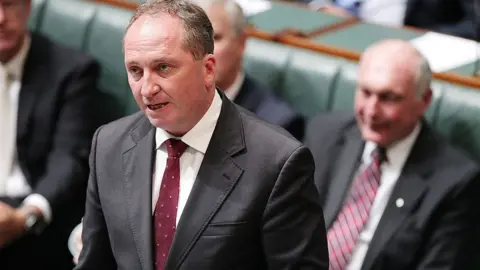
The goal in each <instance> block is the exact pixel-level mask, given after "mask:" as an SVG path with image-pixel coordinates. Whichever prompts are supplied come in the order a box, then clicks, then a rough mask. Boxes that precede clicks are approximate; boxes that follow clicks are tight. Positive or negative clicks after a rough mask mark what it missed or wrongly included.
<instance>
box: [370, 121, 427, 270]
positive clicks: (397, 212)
mask: <svg viewBox="0 0 480 270" xmlns="http://www.w3.org/2000/svg"><path fill="white" fill-rule="evenodd" d="M430 136H431V133H430V131H429V128H428V127H426V123H423V128H422V131H421V132H420V134H419V136H418V138H417V141H416V142H415V144H414V146H413V148H412V152H411V153H410V155H409V157H408V159H407V161H406V163H405V165H404V168H403V170H402V173H401V175H400V177H399V178H398V180H397V184H396V185H395V188H394V189H393V191H392V194H391V195H390V199H389V201H388V203H387V206H386V208H385V211H384V214H383V216H382V218H381V219H380V222H379V224H378V226H377V228H376V230H375V231H376V233H375V234H374V236H373V239H372V241H371V243H370V245H369V249H368V252H367V255H366V257H365V260H364V263H363V265H362V269H372V267H373V264H374V263H375V259H376V258H377V257H378V255H379V254H380V253H381V252H382V251H383V250H385V246H386V245H387V243H388V241H389V240H390V239H392V237H393V236H394V235H395V233H396V232H398V231H399V228H400V226H401V225H402V224H403V223H404V220H405V219H406V218H408V217H409V216H410V215H412V212H414V211H415V208H416V207H418V205H419V204H420V202H421V200H422V198H423V197H424V195H425V193H426V192H427V190H428V185H427V183H426V181H425V179H426V178H427V175H428V173H429V172H430V171H431V170H432V169H433V168H434V167H435V165H434V164H432V162H433V161H434V160H435V153H433V152H432V148H431V147H430V146H429V145H430V143H432V142H433V143H434V139H433V138H432V137H430ZM412 187H415V188H412ZM397 201H398V202H397ZM400 202H401V203H400ZM377 232H381V233H377Z"/></svg>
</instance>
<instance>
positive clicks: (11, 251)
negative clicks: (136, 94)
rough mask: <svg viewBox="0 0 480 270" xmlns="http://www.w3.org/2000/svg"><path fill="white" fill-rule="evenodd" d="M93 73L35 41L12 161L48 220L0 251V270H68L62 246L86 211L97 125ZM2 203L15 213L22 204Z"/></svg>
mask: <svg viewBox="0 0 480 270" xmlns="http://www.w3.org/2000/svg"><path fill="white" fill-rule="evenodd" d="M98 75H99V66H98V65H97V64H96V63H95V62H94V61H93V60H92V59H91V58H90V57H88V56H86V55H84V54H81V53H78V52H75V51H73V50H71V49H67V48H65V47H61V46H58V45H56V44H54V43H52V42H51V41H50V40H48V39H46V38H45V37H42V36H39V35H36V34H33V35H32V43H31V48H30V51H29V52H28V55H27V58H26V62H25V66H24V75H23V78H22V86H21V90H20V96H19V106H18V120H17V142H16V144H17V155H18V160H19V163H20V167H21V169H22V171H23V173H24V174H25V176H26V180H27V181H28V183H29V184H30V186H31V187H32V190H33V193H39V194H41V195H43V196H44V197H45V198H46V199H47V200H48V202H49V203H50V206H51V208H52V218H53V220H52V224H50V226H49V227H47V229H46V230H45V231H44V233H43V234H42V235H41V236H39V237H26V238H23V239H21V240H19V241H16V242H14V244H13V245H11V246H8V247H7V248H4V249H0V269H16V270H20V269H68V268H67V267H69V268H70V269H71V268H72V267H73V265H72V257H71V255H70V254H69V252H68V249H67V248H66V247H67V246H66V245H67V239H68V235H69V233H70V232H71V230H72V229H73V227H74V226H75V224H78V222H80V218H81V217H82V215H83V212H84V205H85V190H86V185H87V179H88V155H89V151H90V145H91V140H92V136H93V133H94V132H95V129H96V128H98V126H99V124H98V123H97V121H96V120H97V119H99V117H98V115H96V113H97V111H96V110H95V106H94V104H95V102H97V100H96V99H97V94H98V92H97V91H96V84H97V77H98ZM0 200H1V201H3V202H6V203H7V204H9V205H11V206H13V207H18V206H19V205H20V204H21V202H22V200H23V198H8V197H2V198H0ZM52 263H54V264H52ZM32 267H33V268H32ZM63 267H65V268H63Z"/></svg>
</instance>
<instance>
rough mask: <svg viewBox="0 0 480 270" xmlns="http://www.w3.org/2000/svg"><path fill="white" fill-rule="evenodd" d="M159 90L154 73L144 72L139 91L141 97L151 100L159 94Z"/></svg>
mask: <svg viewBox="0 0 480 270" xmlns="http://www.w3.org/2000/svg"><path fill="white" fill-rule="evenodd" d="M160 90H161V89H160V85H159V84H158V83H157V81H156V79H155V75H154V73H152V72H150V71H148V70H147V71H144V74H143V85H142V91H141V94H142V96H144V97H146V98H151V97H153V96H155V95H156V94H157V93H158V92H160Z"/></svg>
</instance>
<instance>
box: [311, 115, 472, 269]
mask: <svg viewBox="0 0 480 270" xmlns="http://www.w3.org/2000/svg"><path fill="white" fill-rule="evenodd" d="M306 145H307V146H309V147H310V149H311V150H312V153H313V156H314V159H315V163H316V171H315V184H316V185H317V188H318V190H319V193H320V199H321V203H322V204H323V207H324V214H325V222H326V225H327V228H329V227H330V226H331V225H332V224H333V222H334V221H335V218H336V215H337V214H338V212H339V211H340V210H341V209H340V208H341V206H342V204H343V201H344V199H345V196H346V195H347V191H348V188H349V186H350V184H351V182H352V180H353V176H354V173H355V171H356V170H357V169H358V166H359V165H360V162H361V155H362V152H363V146H364V141H363V139H362V137H361V133H360V130H359V129H358V127H357V125H356V121H355V119H354V118H353V116H352V114H351V113H333V114H330V115H320V116H318V117H316V118H314V119H313V120H312V122H311V123H309V125H308V129H307V132H306ZM479 172H480V169H479V166H478V165H477V164H475V163H474V162H472V161H471V160H470V159H469V158H467V157H466V156H465V155H463V154H462V153H460V152H459V151H458V150H456V149H454V148H452V147H451V146H449V145H448V144H447V143H446V142H445V141H443V140H442V139H441V138H440V137H439V136H437V135H436V134H434V132H433V131H432V130H431V129H430V127H428V125H427V124H426V123H423V128H422V130H421V132H420V134H419V136H418V138H417V140H416V142H415V144H414V146H413V148H412V151H411V153H410V155H409V157H408V158H407V161H406V163H405V166H404V168H403V171H402V173H401V175H400V177H399V179H398V181H397V184H396V186H395V188H394V190H393V192H392V194H391V197H390V200H389V202H388V204H387V207H386V208H385V212H384V214H383V216H382V218H381V220H380V223H379V224H378V227H377V229H376V231H375V234H374V237H373V239H372V242H371V243H370V247H369V250H368V252H367V255H366V257H365V260H364V263H363V267H362V269H365V270H367V269H375V270H386V269H388V270H397V269H398V270H400V269H401V270H411V269H458V270H470V269H472V270H474V269H480V268H479V266H478V264H474V263H478V262H474V261H475V260H477V259H478V250H479V249H478V246H479V242H478V234H479V222H478V221H479V218H480V211H479V209H480V208H479V207H478V205H479V204H478V203H479V201H480V199H479V198H480V196H479V195H478V194H479V191H480V181H479V180H480V178H479V175H480V174H479ZM398 198H403V199H404V202H405V203H404V206H403V207H401V208H398V207H397V206H396V205H395V201H396V200H397V199H398Z"/></svg>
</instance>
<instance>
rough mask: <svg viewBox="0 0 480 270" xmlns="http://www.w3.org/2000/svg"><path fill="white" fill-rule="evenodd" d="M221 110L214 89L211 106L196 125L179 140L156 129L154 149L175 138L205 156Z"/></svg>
mask: <svg viewBox="0 0 480 270" xmlns="http://www.w3.org/2000/svg"><path fill="white" fill-rule="evenodd" d="M221 110H222V98H221V97H220V94H218V92H217V90H216V89H215V95H214V97H213V101H212V104H210V107H209V108H208V110H207V112H206V113H205V114H204V115H203V117H202V118H201V119H200V121H198V123H197V124H196V125H195V126H194V127H193V128H192V129H190V131H188V132H187V133H186V134H185V135H183V136H182V137H181V138H178V137H175V136H172V135H171V134H170V133H168V132H166V131H165V130H163V129H160V128H157V129H156V132H155V143H156V149H159V148H160V147H161V146H162V144H163V143H164V142H165V141H166V140H168V139H170V138H177V139H181V140H182V141H183V142H184V143H185V144H187V145H188V146H189V147H192V148H193V149H195V150H197V151H199V152H201V153H202V154H205V152H206V151H207V147H208V144H209V143H210V139H211V138H212V135H213V131H214V130H215V126H216V125H217V121H218V118H219V116H220V112H221Z"/></svg>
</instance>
